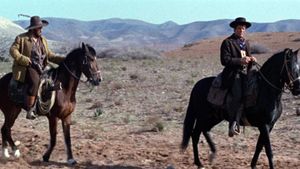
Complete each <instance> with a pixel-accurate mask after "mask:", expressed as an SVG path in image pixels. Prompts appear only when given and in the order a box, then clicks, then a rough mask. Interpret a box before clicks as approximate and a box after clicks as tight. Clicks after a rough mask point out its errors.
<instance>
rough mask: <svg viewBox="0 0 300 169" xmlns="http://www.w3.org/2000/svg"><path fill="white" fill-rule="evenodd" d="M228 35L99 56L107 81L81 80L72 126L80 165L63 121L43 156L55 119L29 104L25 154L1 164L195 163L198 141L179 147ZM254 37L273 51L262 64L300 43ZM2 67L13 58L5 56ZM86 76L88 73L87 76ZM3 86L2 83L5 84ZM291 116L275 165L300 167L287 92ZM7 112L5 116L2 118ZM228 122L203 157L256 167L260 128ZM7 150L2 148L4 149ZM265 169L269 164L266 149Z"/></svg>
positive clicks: (275, 136) (286, 98) (130, 167)
mask: <svg viewBox="0 0 300 169" xmlns="http://www.w3.org/2000/svg"><path fill="white" fill-rule="evenodd" d="M223 38H224V37H219V38H214V39H206V40H202V41H199V42H197V43H193V44H189V45H186V46H185V47H182V48H179V49H177V50H174V51H171V52H168V53H166V54H165V55H166V56H165V57H163V58H160V59H157V58H156V59H142V60H137V59H126V60H124V59H99V61H98V63H99V67H100V69H101V71H102V76H103V82H102V83H101V85H100V86H99V87H98V88H94V89H93V90H90V88H89V86H87V85H85V84H83V83H81V84H80V86H79V89H78V91H77V103H78V104H77V107H76V110H75V112H74V113H73V118H72V119H73V120H72V124H73V125H72V126H71V136H72V148H73V154H74V158H75V159H76V160H77V162H78V164H77V165H75V166H68V165H67V163H66V152H65V147H64V140H63V134H62V128H61V126H59V129H58V136H57V145H56V147H55V149H54V151H53V153H52V156H51V158H50V162H42V155H43V153H44V152H45V150H46V148H47V146H48V144H49V131H48V121H47V119H46V118H45V117H39V118H38V119H36V120H33V121H30V120H27V119H25V114H26V113H25V112H24V111H23V112H22V113H21V114H20V116H19V118H18V119H17V121H16V122H15V125H14V127H13V130H12V135H13V138H14V140H15V141H20V145H19V148H20V151H21V157H20V158H19V159H15V158H11V159H9V160H3V159H1V161H0V168H3V169H4V168H5V169H7V168H11V169H12V168H20V169H23V168H47V169H48V168H49V169H50V168H78V169H85V168H87V169H96V168H97V169H174V168H175V169H192V168H196V167H195V166H194V165H193V152H192V147H191V144H190V145H189V147H188V149H187V150H186V151H185V152H181V150H180V148H179V146H180V142H181V137H182V123H183V120H184V117H185V112H186V108H187V105H188V101H189V95H190V92H191V90H192V87H193V85H194V84H195V83H196V82H197V81H198V80H199V79H202V78H203V77H207V76H211V75H216V74H217V73H219V72H220V71H221V70H222V66H221V64H220V61H219V46H220V45H221V41H222V39H223ZM249 39H250V40H251V43H252V44H257V45H259V46H262V47H263V48H265V49H268V52H267V53H265V54H257V55H255V56H256V57H257V58H258V62H259V63H260V64H261V65H262V64H263V63H264V61H265V60H266V59H267V58H268V57H270V56H271V55H272V54H274V53H275V52H278V51H280V50H283V49H284V48H286V47H290V48H293V49H297V48H299V47H300V33H256V34H250V35H249ZM0 68H1V72H8V71H9V70H10V64H8V63H1V65H0ZM83 78H84V77H83ZM0 90H1V89H0ZM282 101H283V105H284V109H283V115H282V117H281V118H280V119H279V121H278V122H277V123H276V125H275V127H274V129H273V131H272V133H271V135H270V137H271V142H272V146H273V153H274V164H275V168H278V169H297V168H299V166H300V116H299V115H296V109H297V108H298V106H299V103H300V101H299V100H297V98H295V97H293V96H292V95H291V94H290V93H284V95H283V98H282ZM3 121H4V117H3V115H2V114H1V115H0V124H1V125H2V124H3ZM227 127H228V123H227V122H222V123H221V124H219V125H218V126H216V127H215V128H214V129H213V130H212V131H211V136H212V138H213V140H214V142H215V143H216V146H217V156H216V159H215V161H214V162H213V163H212V164H210V163H209V161H208V156H209V149H208V144H207V143H206V141H205V140H204V139H203V138H201V143H200V144H199V147H200V156H201V160H202V161H203V163H204V165H205V166H206V168H208V169H224V168H226V169H244V168H250V162H251V159H252V156H253V154H254V150H255V145H256V140H257V138H258V134H259V132H258V130H257V129H256V128H252V127H247V128H245V130H244V132H243V133H242V134H241V135H239V136H237V137H234V138H229V137H228V136H227ZM1 157H2V155H1ZM257 167H258V168H259V169H267V168H268V160H267V158H266V155H265V152H264V151H263V152H262V153H261V155H260V158H259V161H258V165H257Z"/></svg>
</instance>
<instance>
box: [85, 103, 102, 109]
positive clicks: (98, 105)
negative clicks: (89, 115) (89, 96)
mask: <svg viewBox="0 0 300 169" xmlns="http://www.w3.org/2000/svg"><path fill="white" fill-rule="evenodd" d="M102 107H103V104H102V103H101V102H100V101H97V102H95V103H94V104H93V105H92V106H91V107H89V108H88V110H92V109H96V108H102Z"/></svg>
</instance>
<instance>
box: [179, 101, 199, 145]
mask: <svg viewBox="0 0 300 169" xmlns="http://www.w3.org/2000/svg"><path fill="white" fill-rule="evenodd" d="M193 112H194V111H193V105H192V103H191V100H190V103H189V106H188V108H187V112H186V116H185V119H184V123H183V136H182V142H181V149H182V150H185V149H186V148H187V146H188V144H189V141H190V138H191V135H192V132H193V129H194V124H195V121H196V118H195V115H194V113H193Z"/></svg>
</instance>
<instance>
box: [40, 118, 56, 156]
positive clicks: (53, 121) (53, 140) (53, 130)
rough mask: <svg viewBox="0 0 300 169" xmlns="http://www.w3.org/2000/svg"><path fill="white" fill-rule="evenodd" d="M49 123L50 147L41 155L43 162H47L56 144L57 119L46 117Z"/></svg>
mask: <svg viewBox="0 0 300 169" xmlns="http://www.w3.org/2000/svg"><path fill="white" fill-rule="evenodd" d="M48 121H49V131H50V145H49V146H48V149H47V151H46V152H45V154H44V155H43V160H44V161H45V162H48V161H49V158H50V155H51V153H52V151H53V149H54V146H55V144H56V135H57V121H58V119H57V117H54V116H51V117H48Z"/></svg>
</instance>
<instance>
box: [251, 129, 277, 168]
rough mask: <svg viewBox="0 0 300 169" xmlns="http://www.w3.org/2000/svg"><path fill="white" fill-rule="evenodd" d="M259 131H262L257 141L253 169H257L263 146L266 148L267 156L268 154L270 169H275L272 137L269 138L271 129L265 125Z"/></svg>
mask: <svg viewBox="0 0 300 169" xmlns="http://www.w3.org/2000/svg"><path fill="white" fill-rule="evenodd" d="M259 131H260V135H259V138H258V141H257V145H256V150H255V154H254V156H253V158H252V162H251V168H252V169H255V168H256V163H257V160H258V156H259V154H260V152H261V150H262V148H263V146H265V150H266V154H267V157H268V160H269V167H270V169H274V164H273V152H272V147H271V141H270V136H269V133H270V131H271V129H270V128H269V126H268V125H264V126H262V127H259Z"/></svg>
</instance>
